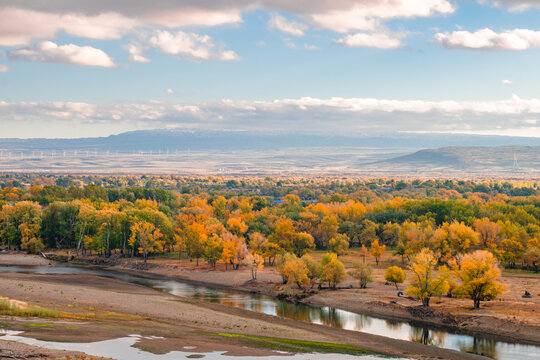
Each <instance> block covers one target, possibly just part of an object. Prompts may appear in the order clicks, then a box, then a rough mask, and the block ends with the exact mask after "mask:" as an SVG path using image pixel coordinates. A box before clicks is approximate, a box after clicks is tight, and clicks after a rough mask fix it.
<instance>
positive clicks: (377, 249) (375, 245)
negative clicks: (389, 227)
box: [370, 239, 386, 266]
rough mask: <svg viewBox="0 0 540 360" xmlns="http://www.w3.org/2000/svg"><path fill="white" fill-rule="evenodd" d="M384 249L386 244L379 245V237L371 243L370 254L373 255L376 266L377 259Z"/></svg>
mask: <svg viewBox="0 0 540 360" xmlns="http://www.w3.org/2000/svg"><path fill="white" fill-rule="evenodd" d="M384 250H386V245H379V239H375V240H374V241H373V242H372V243H371V249H370V251H371V255H373V257H374V258H375V263H376V264H377V266H378V265H379V260H380V259H381V256H382V254H383V253H384Z"/></svg>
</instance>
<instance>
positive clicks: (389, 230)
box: [381, 222, 401, 246]
mask: <svg viewBox="0 0 540 360" xmlns="http://www.w3.org/2000/svg"><path fill="white" fill-rule="evenodd" d="M382 230H383V231H382V233H381V240H382V242H383V244H385V245H388V246H396V244H398V243H399V241H400V230H401V227H400V226H399V224H395V223H391V222H387V223H386V224H384V225H383V227H382Z"/></svg>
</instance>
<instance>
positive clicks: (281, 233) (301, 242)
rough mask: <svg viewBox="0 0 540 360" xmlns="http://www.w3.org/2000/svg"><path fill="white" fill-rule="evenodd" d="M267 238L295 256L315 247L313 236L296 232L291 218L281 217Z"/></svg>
mask: <svg viewBox="0 0 540 360" xmlns="http://www.w3.org/2000/svg"><path fill="white" fill-rule="evenodd" d="M268 240H269V241H270V242H273V243H275V244H277V245H279V246H280V247H281V248H282V249H283V250H285V251H287V252H292V253H294V254H295V255H296V256H302V255H304V254H305V253H306V252H307V251H308V250H309V249H313V248H314V247H315V242H314V240H313V236H311V235H310V234H308V233H305V232H298V231H297V230H296V229H295V227H294V223H293V222H292V220H290V219H286V218H281V219H279V220H278V221H277V222H276V228H275V230H274V233H273V234H272V235H270V236H269V237H268Z"/></svg>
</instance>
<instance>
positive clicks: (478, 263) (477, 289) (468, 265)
mask: <svg viewBox="0 0 540 360" xmlns="http://www.w3.org/2000/svg"><path fill="white" fill-rule="evenodd" d="M455 274H456V277H458V278H459V279H460V280H461V284H460V285H459V286H458V288H457V289H456V294H457V295H458V296H460V297H464V298H469V299H472V300H473V302H474V308H475V309H479V308H480V301H484V300H493V299H496V298H497V296H499V295H500V294H502V292H503V291H504V286H503V285H502V284H501V283H500V282H498V281H497V280H498V279H499V277H500V276H501V270H500V268H499V264H498V263H497V259H495V257H494V256H493V254H492V253H490V252H489V251H485V250H477V251H475V252H473V253H471V254H466V255H465V256H463V259H462V260H461V262H460V265H459V267H458V268H457V269H456V270H455Z"/></svg>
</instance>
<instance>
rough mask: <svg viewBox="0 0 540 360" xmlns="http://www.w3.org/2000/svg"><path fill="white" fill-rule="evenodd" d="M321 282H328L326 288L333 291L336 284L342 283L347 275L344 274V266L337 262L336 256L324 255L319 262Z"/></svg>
mask: <svg viewBox="0 0 540 360" xmlns="http://www.w3.org/2000/svg"><path fill="white" fill-rule="evenodd" d="M321 268H322V270H321V280H322V281H328V287H330V288H331V289H335V288H336V286H337V284H339V283H340V282H342V281H343V280H344V279H345V277H346V276H347V273H346V272H345V266H343V263H342V262H341V261H339V260H338V258H337V255H336V254H334V253H329V254H326V255H324V257H323V259H322V261H321Z"/></svg>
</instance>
